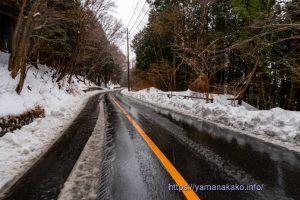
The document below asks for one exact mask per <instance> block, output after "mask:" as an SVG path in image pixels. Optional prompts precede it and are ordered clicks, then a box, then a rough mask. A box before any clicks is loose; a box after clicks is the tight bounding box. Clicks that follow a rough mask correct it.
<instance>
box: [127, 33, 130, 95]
mask: <svg viewBox="0 0 300 200" xmlns="http://www.w3.org/2000/svg"><path fill="white" fill-rule="evenodd" d="M127 67H128V69H127V71H128V91H130V61H129V31H128V28H127Z"/></svg>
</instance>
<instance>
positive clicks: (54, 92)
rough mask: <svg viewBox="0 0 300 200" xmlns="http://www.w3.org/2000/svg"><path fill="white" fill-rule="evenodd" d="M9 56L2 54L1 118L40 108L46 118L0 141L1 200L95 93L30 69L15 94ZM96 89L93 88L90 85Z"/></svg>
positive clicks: (43, 70) (42, 68)
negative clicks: (34, 107) (2, 192)
mask: <svg viewBox="0 0 300 200" xmlns="http://www.w3.org/2000/svg"><path fill="white" fill-rule="evenodd" d="M8 56H9V55H8V54H5V53H1V52H0V116H6V115H16V114H20V113H23V112H24V111H26V110H27V109H31V108H33V106H34V105H36V104H38V105H41V106H43V107H44V109H45V118H39V119H36V120H34V122H33V123H31V124H29V125H26V126H23V127H22V128H21V129H20V130H16V131H14V132H10V133H6V134H5V135H4V136H3V137H0V177H1V178H0V199H1V191H3V189H5V188H7V187H8V186H10V185H11V184H12V183H13V182H14V181H15V180H16V178H17V177H19V176H21V175H22V174H23V173H24V172H25V171H26V170H27V169H28V168H29V167H30V166H31V165H32V164H33V163H34V162H35V161H36V160H37V159H38V158H39V157H40V156H41V155H42V154H43V153H45V152H46V151H47V149H49V148H50V147H51V145H52V144H53V143H54V142H55V141H56V140H57V139H58V138H59V137H60V136H61V134H62V133H63V132H64V130H65V129H66V128H67V127H68V125H69V124H70V123H71V122H72V121H73V120H74V119H75V117H76V116H77V114H78V113H79V112H80V111H81V109H82V108H83V107H84V106H85V104H86V102H87V100H88V98H89V97H91V96H92V95H95V94H96V93H98V92H99V91H98V92H97V91H96V92H89V93H84V92H83V91H82V89H84V88H87V87H89V86H90V85H86V84H84V83H82V82H79V81H77V80H76V79H75V78H74V79H73V81H72V82H73V83H72V84H68V83H67V80H63V81H61V82H60V85H61V89H59V86H58V84H57V83H55V82H53V81H52V78H51V76H52V75H53V73H54V71H53V70H51V69H50V68H48V67H46V66H39V67H38V69H36V68H35V67H30V68H29V70H28V72H27V78H26V81H25V84H24V89H23V91H22V93H21V95H18V94H16V92H15V88H16V85H17V83H18V82H17V81H18V78H16V80H13V79H12V78H11V77H10V76H9V72H8V70H7V63H8ZM91 86H93V85H91Z"/></svg>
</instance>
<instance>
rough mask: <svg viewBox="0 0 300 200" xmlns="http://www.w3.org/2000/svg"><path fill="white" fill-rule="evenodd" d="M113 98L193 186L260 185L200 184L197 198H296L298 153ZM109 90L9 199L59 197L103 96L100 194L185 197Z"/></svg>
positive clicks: (299, 174)
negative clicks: (104, 122)
mask: <svg viewBox="0 0 300 200" xmlns="http://www.w3.org/2000/svg"><path fill="white" fill-rule="evenodd" d="M111 96H113V97H114V99H115V100H116V102H119V106H121V108H123V109H124V111H125V112H127V113H128V114H129V115H130V116H131V118H132V120H134V121H135V122H136V123H137V124H138V125H139V126H140V127H141V128H142V129H143V130H144V131H145V133H146V134H147V135H148V136H149V138H150V139H151V140H152V141H153V142H154V143H155V145H156V146H157V147H158V148H159V149H160V151H161V152H162V153H163V154H164V155H165V156H166V158H167V159H168V160H169V161H170V162H171V163H172V164H173V166H174V167H175V168H176V169H177V170H178V172H179V173H180V175H181V176H182V177H183V178H184V179H185V180H186V182H187V183H188V184H193V186H197V187H199V186H200V185H202V186H204V185H206V186H210V187H212V186H217V185H219V186H220V185H226V184H227V185H235V186H240V187H239V188H240V189H241V186H243V187H249V185H250V186H251V188H250V189H257V190H259V191H250V190H248V191H237V190H235V191H208V190H206V191H202V190H201V191H200V190H199V191H197V195H198V196H199V197H200V198H201V199H204V200H207V199H218V200H219V199H220V200H222V199H237V200H243V199H246V200H250V199H280V200H284V199H296V200H297V199H299V197H300V189H299V185H300V155H299V154H297V153H295V152H292V151H288V150H286V149H284V148H280V147H277V146H274V145H271V144H267V143H264V142H263V141H260V140H258V139H256V138H253V137H249V136H247V135H243V134H239V133H235V132H232V131H229V130H226V129H224V128H220V127H216V126H215V125H212V124H209V123H208V122H201V121H197V120H195V119H193V118H190V117H187V116H183V115H179V114H175V113H171V112H169V111H167V110H164V109H161V108H160V109H158V108H156V107H153V106H150V105H145V104H142V103H140V102H138V101H135V100H132V99H128V98H126V97H124V96H122V95H121V94H120V93H119V92H115V93H111ZM111 96H110V95H101V96H100V98H98V97H94V98H92V99H91V100H90V102H89V103H88V104H87V106H86V107H85V109H84V110H83V111H82V113H81V114H80V115H79V116H78V118H77V120H76V121H75V122H74V123H73V125H72V126H71V127H70V128H69V129H68V131H67V132H66V133H65V134H64V136H63V137H62V138H61V139H60V140H59V141H58V142H57V143H56V144H55V145H54V146H53V147H52V148H51V150H50V151H49V152H48V153H47V154H46V156H45V157H44V159H42V160H40V161H39V162H38V163H37V164H36V165H35V166H34V168H32V169H31V170H30V171H29V172H28V173H27V174H26V175H25V176H24V177H23V178H21V180H20V181H19V182H18V183H17V184H16V185H15V187H14V188H13V189H12V190H11V191H10V194H9V196H7V197H6V199H13V200H19V199H20V200H21V199H22V200H27V199H28V200H31V199H32V200H34V199H39V200H48V199H57V197H58V195H59V193H60V191H61V189H62V186H63V184H64V183H65V181H66V180H67V178H68V176H69V174H70V172H71V170H72V168H73V166H74V165H75V163H76V161H77V159H78V157H79V155H80V153H81V151H82V149H83V148H84V145H85V144H86V142H87V140H88V138H89V136H90V135H91V133H92V132H93V129H94V127H95V124H96V121H97V116H98V113H99V106H98V102H99V99H101V98H102V100H103V101H104V106H105V110H106V112H107V118H106V119H107V121H108V122H109V124H110V127H109V129H108V130H109V131H108V132H107V133H106V136H105V137H106V139H105V140H106V144H105V147H106V151H105V154H104V155H103V162H102V165H100V164H99V167H100V166H102V176H101V183H102V184H100V185H99V191H98V197H97V199H115V200H119V199H122V200H126V199H128V200H133V199H137V200H140V199H164V200H165V199H166V200H168V199H185V198H184V195H183V193H181V192H178V191H174V188H175V187H174V184H175V181H174V180H173V178H171V174H170V173H169V171H168V169H166V168H165V167H164V166H163V165H162V164H161V162H160V161H159V159H158V157H157V156H156V155H155V154H154V153H153V152H152V149H151V148H150V147H149V145H148V144H147V143H146V142H145V140H144V139H143V137H142V136H141V134H140V131H139V130H137V129H136V128H135V127H134V126H133V124H132V122H131V121H130V120H128V116H126V115H124V111H122V110H121V109H120V107H119V106H118V105H117V104H116V102H115V101H114V100H113V98H112V97H111ZM71 135H72V137H70V136H71ZM99 148H101V147H100V146H99ZM87 173H92V172H91V171H89V172H87ZM78 183H79V185H80V180H78ZM254 184H256V185H255V186H254ZM236 189H237V188H236ZM75 196H76V195H75ZM70 199H72V198H70ZM73 199H76V197H74V198H73ZM80 199H82V198H80ZM84 199H92V198H90V197H89V198H88V197H87V198H84Z"/></svg>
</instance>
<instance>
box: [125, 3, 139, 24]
mask: <svg viewBox="0 0 300 200" xmlns="http://www.w3.org/2000/svg"><path fill="white" fill-rule="evenodd" d="M139 5H140V1H138V2H137V4H136V6H135V8H134V11H133V13H132V15H131V17H130V20H129V22H128V24H127V27H128V26H129V24H130V22H131V20H132V18H133V16H134V15H135V13H136V11H137V9H138V7H139Z"/></svg>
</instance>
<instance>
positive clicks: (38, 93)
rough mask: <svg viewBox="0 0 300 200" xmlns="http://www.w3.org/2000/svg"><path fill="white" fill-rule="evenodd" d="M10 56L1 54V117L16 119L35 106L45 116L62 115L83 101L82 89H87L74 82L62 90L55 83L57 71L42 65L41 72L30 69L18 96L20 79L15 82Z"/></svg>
mask: <svg viewBox="0 0 300 200" xmlns="http://www.w3.org/2000/svg"><path fill="white" fill-rule="evenodd" d="M7 62H8V54H4V53H1V52H0V116H6V115H15V114H20V113H23V112H25V111H26V110H28V109H31V108H33V107H34V106H35V105H36V104H39V105H41V106H43V107H44V109H45V112H46V115H49V114H50V113H51V112H63V111H64V110H65V106H66V105H68V103H69V102H72V100H74V99H78V98H80V97H81V96H82V95H83V94H84V92H83V91H82V89H83V88H86V87H87V86H88V85H86V84H84V83H83V82H80V81H78V80H76V79H75V78H73V81H72V82H73V83H72V84H68V83H67V81H66V80H63V81H61V82H60V83H59V84H60V85H61V89H59V86H58V84H57V83H56V82H55V81H53V80H52V78H51V76H52V75H53V73H54V70H51V69H49V68H48V67H46V66H43V65H39V67H38V69H36V68H35V67H29V70H28V72H27V78H26V80H25V84H24V88H23V91H22V93H21V94H20V95H18V94H17V93H16V92H15V89H16V86H17V84H18V80H19V77H17V78H16V79H12V78H11V76H10V75H9V71H8V70H7Z"/></svg>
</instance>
